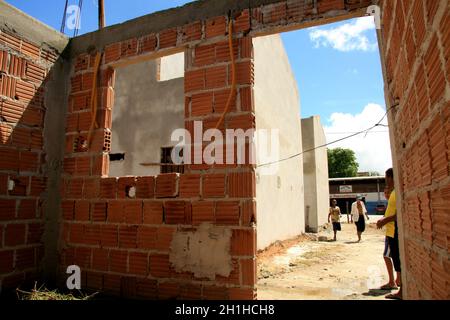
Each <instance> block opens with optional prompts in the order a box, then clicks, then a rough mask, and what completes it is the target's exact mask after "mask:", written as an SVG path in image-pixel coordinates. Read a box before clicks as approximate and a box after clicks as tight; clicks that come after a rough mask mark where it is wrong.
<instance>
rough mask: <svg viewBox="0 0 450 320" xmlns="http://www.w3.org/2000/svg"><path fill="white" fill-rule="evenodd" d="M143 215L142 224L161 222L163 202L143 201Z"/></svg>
mask: <svg viewBox="0 0 450 320" xmlns="http://www.w3.org/2000/svg"><path fill="white" fill-rule="evenodd" d="M143 216H144V217H143V222H144V224H162V223H163V203H162V202H160V201H144V203H143Z"/></svg>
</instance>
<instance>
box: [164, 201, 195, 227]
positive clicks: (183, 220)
mask: <svg viewBox="0 0 450 320" xmlns="http://www.w3.org/2000/svg"><path fill="white" fill-rule="evenodd" d="M164 213H165V223H167V224H188V223H189V220H190V219H189V216H188V215H189V210H188V203H187V202H185V201H166V202H165V203H164Z"/></svg>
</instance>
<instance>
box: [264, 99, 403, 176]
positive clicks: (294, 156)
mask: <svg viewBox="0 0 450 320" xmlns="http://www.w3.org/2000/svg"><path fill="white" fill-rule="evenodd" d="M397 106H398V104H396V105H393V106H392V107H390V108H389V109H388V110H386V113H385V114H384V116H383V117H382V118H381V119H380V121H378V122H377V123H376V124H375V125H373V126H372V127H370V128H368V129H366V130H362V131H358V132H355V133H353V134H351V135H349V136H346V137H343V138H340V139H337V140H334V141H331V142H328V143H325V144H323V145H320V146H317V147H314V148H311V149H308V150H305V151H302V152H299V153H296V154H294V155H292V156H290V157H287V158H283V159H280V160H277V161H272V162H267V163H263V164H260V165H257V166H256V167H257V168H259V167H265V166H270V165H272V164H275V163H280V162H284V161H287V160H290V159H293V158H296V157H299V156H301V155H303V154H304V153H307V152H311V151H314V150H316V149H319V148H324V147H327V146H329V145H331V144H335V143H337V142H340V141H343V140H347V139H350V138H353V137H355V136H357V135H360V134H363V133H366V135H367V133H368V132H369V131H370V130H372V129H374V128H376V127H379V126H384V125H383V124H381V122H382V121H383V120H384V118H386V116H387V115H388V113H389V112H390V111H391V110H392V109H393V108H396V107H397Z"/></svg>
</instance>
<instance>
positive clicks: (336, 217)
mask: <svg viewBox="0 0 450 320" xmlns="http://www.w3.org/2000/svg"><path fill="white" fill-rule="evenodd" d="M330 219H331V222H332V223H333V232H334V239H333V241H336V235H337V232H338V231H341V209H340V208H339V207H338V206H337V201H336V199H333V200H332V201H331V207H330V212H329V213H328V223H330Z"/></svg>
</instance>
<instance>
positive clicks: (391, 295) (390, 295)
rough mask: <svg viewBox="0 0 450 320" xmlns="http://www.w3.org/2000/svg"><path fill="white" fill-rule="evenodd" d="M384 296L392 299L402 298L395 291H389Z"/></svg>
mask: <svg viewBox="0 0 450 320" xmlns="http://www.w3.org/2000/svg"><path fill="white" fill-rule="evenodd" d="M385 298H386V299H392V300H403V298H402V297H401V296H400V295H398V294H397V293H395V294H392V293H390V294H388V295H387V296H386V297H385Z"/></svg>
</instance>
